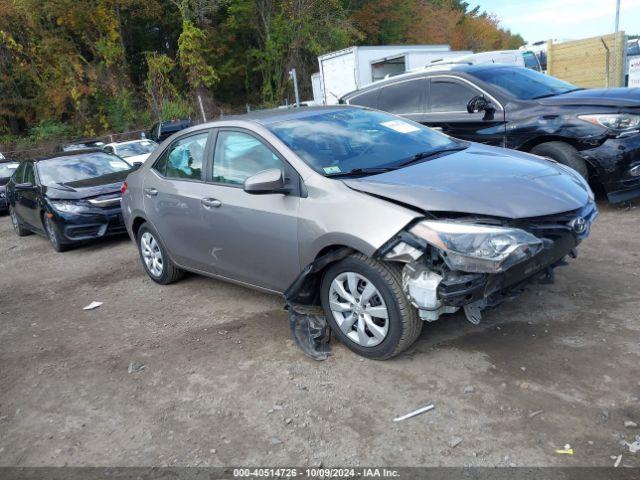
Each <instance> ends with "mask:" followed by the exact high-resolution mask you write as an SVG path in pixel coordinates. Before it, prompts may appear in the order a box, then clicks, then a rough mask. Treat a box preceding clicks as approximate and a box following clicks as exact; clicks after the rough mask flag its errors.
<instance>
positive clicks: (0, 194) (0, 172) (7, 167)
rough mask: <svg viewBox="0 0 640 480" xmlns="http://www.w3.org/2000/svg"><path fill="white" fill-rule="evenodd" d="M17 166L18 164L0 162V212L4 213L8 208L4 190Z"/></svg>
mask: <svg viewBox="0 0 640 480" xmlns="http://www.w3.org/2000/svg"><path fill="white" fill-rule="evenodd" d="M18 165H19V164H18V162H8V161H5V162H3V161H0V212H6V211H7V209H8V207H9V204H8V203H7V192H6V191H5V188H6V185H7V183H9V180H10V179H11V175H13V172H15V171H16V168H18Z"/></svg>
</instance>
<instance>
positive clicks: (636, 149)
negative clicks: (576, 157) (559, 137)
mask: <svg viewBox="0 0 640 480" xmlns="http://www.w3.org/2000/svg"><path fill="white" fill-rule="evenodd" d="M578 153H579V154H580V156H581V157H582V158H584V159H585V161H587V162H588V163H589V164H590V165H591V166H592V167H593V168H594V170H595V173H596V174H597V177H598V180H599V181H600V183H601V184H602V186H603V187H604V189H605V191H606V193H607V197H608V199H609V201H610V202H611V203H620V202H624V201H628V200H632V199H634V198H639V197H640V132H635V133H633V134H631V135H628V136H621V137H617V138H608V139H607V140H606V141H605V142H604V143H602V144H601V145H599V146H597V147H595V148H591V149H587V150H581V151H579V152H578Z"/></svg>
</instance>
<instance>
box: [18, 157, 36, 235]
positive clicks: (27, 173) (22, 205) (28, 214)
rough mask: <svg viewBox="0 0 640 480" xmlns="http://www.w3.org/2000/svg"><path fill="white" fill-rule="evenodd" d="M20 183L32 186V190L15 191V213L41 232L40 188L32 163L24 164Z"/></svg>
mask: <svg viewBox="0 0 640 480" xmlns="http://www.w3.org/2000/svg"><path fill="white" fill-rule="evenodd" d="M21 183H29V184H31V185H33V189H32V190H16V213H17V214H18V216H19V217H20V219H21V220H22V221H23V222H24V223H27V224H29V225H30V226H32V227H34V228H36V229H38V230H42V229H43V226H42V219H41V218H40V206H39V198H40V188H39V187H38V185H37V183H36V174H35V170H34V167H33V163H32V162H27V163H26V164H25V166H24V176H23V178H22V182H21Z"/></svg>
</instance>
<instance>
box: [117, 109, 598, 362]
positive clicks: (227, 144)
mask: <svg viewBox="0 0 640 480" xmlns="http://www.w3.org/2000/svg"><path fill="white" fill-rule="evenodd" d="M122 207H123V208H122V210H123V216H124V221H125V225H126V227H127V229H128V231H129V234H130V236H131V238H132V239H133V241H134V242H135V243H136V245H137V247H138V249H139V252H140V258H141V260H142V265H143V266H144V268H145V270H146V272H147V273H148V275H149V276H150V277H151V278H152V279H153V280H154V281H156V282H158V283H161V284H168V283H171V282H173V281H175V280H177V279H179V278H180V277H181V276H182V274H183V272H184V271H191V272H196V273H200V274H203V275H207V276H211V277H216V278H221V279H224V280H228V281H231V282H234V283H238V284H241V285H246V286H248V287H252V288H257V289H260V290H263V291H267V292H272V293H276V294H281V295H283V296H284V297H285V298H286V300H287V302H290V303H297V304H316V305H322V307H323V308H324V311H325V314H326V317H327V320H328V322H329V324H330V326H331V328H332V330H333V331H334V332H335V334H336V335H337V336H338V338H339V339H340V340H341V341H343V342H344V343H345V344H346V345H347V346H348V347H349V348H350V349H352V350H353V351H355V352H357V353H359V354H361V355H364V356H367V357H369V358H376V359H384V358H390V357H392V356H394V355H397V354H398V353H400V352H402V351H403V350H405V349H406V348H408V347H409V346H410V345H411V344H412V343H413V342H414V341H415V340H416V338H417V337H418V336H419V334H420V331H421V328H422V325H423V323H424V322H425V321H434V320H437V319H438V318H439V317H440V316H441V315H444V314H449V313H453V312H455V311H457V310H459V309H463V310H464V313H465V314H466V316H467V318H468V319H469V320H470V321H472V322H474V323H477V322H478V321H479V320H480V318H481V312H482V310H483V309H485V308H489V307H493V306H495V305H497V304H499V303H500V302H501V301H503V300H504V299H506V298H508V297H510V296H513V295H514V294H515V293H517V292H519V291H521V290H522V288H523V286H524V285H526V284H527V283H530V282H532V281H534V280H540V279H542V280H552V279H553V271H554V267H556V266H558V265H560V264H563V263H564V259H565V257H567V256H575V248H576V246H577V245H578V244H579V243H580V242H581V241H582V240H583V239H584V238H585V237H586V236H587V235H588V234H589V229H590V225H591V222H592V221H593V219H594V218H595V217H596V215H597V210H596V207H595V204H594V202H593V194H592V192H591V190H590V189H589V187H588V185H587V184H586V182H585V181H584V180H583V179H582V178H581V177H580V175H578V174H577V173H576V172H574V171H573V170H571V169H569V168H568V167H565V166H563V165H560V164H558V163H556V162H553V161H551V160H548V159H544V158H540V157H536V156H533V155H529V154H525V153H521V152H516V151H512V150H504V149H501V148H495V147H487V146H483V145H479V144H473V143H469V142H462V141H458V140H455V139H453V138H451V137H448V136H446V135H442V134H440V133H438V132H435V131H433V130H430V129H428V128H426V127H423V126H421V125H419V124H417V123H413V122H411V121H407V120H404V119H401V118H399V117H395V116H393V115H390V114H386V113H382V112H379V111H374V110H368V109H363V108H357V107H350V106H336V107H310V108H304V109H292V110H277V111H263V112H256V113H253V114H250V115H247V116H241V117H236V118H230V119H225V120H224V121H218V122H213V123H208V124H204V125H198V126H197V127H193V128H189V129H187V130H183V131H181V132H179V133H177V134H175V135H173V136H172V137H170V138H169V139H167V140H166V141H165V142H164V143H163V144H162V145H161V147H160V148H159V149H158V150H157V151H156V152H154V153H153V154H152V155H151V157H150V158H149V160H148V161H147V162H145V163H144V165H143V166H142V167H141V168H140V169H139V170H137V171H135V172H133V173H132V174H130V175H129V177H128V178H127V181H126V183H125V185H124V186H123V199H122Z"/></svg>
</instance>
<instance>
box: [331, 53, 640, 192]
mask: <svg viewBox="0 0 640 480" xmlns="http://www.w3.org/2000/svg"><path fill="white" fill-rule="evenodd" d="M340 102H341V103H348V104H352V105H362V106H366V107H371V108H377V109H380V110H385V111H388V112H391V113H395V114H397V115H401V116H403V117H406V118H409V119H411V120H414V121H416V122H419V123H422V124H424V125H427V126H429V127H435V128H438V129H441V130H442V131H443V132H444V133H446V134H449V135H451V136H454V137H458V138H462V139H465V140H471V141H474V142H480V143H486V144H489V145H496V146H501V147H507V148H513V149H517V150H522V151H525V152H530V153H533V154H536V155H540V156H544V157H550V158H552V159H554V160H556V161H558V162H560V163H563V164H565V165H568V166H570V167H572V168H573V169H574V170H576V171H578V172H579V173H580V174H582V175H583V176H584V177H585V178H589V179H590V181H591V182H592V185H594V186H596V185H599V186H601V187H603V189H604V191H605V192H606V194H607V196H608V198H609V201H611V202H622V201H626V200H630V199H632V198H635V197H639V196H640V89H629V88H611V89H599V90H596V89H593V90H585V89H581V88H577V87H575V86H573V85H571V84H569V83H567V82H564V81H562V80H559V79H557V78H554V77H550V76H547V75H543V74H542V73H538V72H534V71H533V70H529V69H526V68H522V67H516V66H509V65H476V66H473V65H450V66H440V67H428V68H426V69H424V70H421V71H417V72H412V73H408V74H404V75H399V76H396V77H393V78H390V79H388V80H383V81H381V82H376V83H374V84H371V85H368V86H367V87H365V88H363V89H361V90H357V91H354V92H351V93H348V94H346V95H345V96H344V97H342V99H341V100H340Z"/></svg>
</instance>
